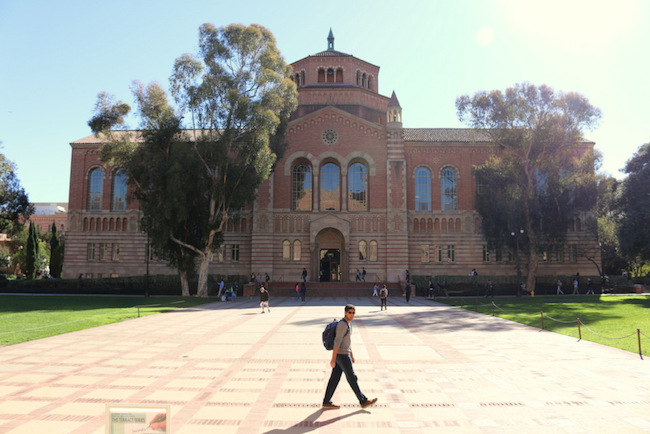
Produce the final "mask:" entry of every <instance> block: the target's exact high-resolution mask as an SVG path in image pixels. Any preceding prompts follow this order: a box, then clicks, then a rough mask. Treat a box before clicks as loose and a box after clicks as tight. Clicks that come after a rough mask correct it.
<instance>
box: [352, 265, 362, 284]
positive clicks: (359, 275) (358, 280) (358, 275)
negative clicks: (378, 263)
mask: <svg viewBox="0 0 650 434" xmlns="http://www.w3.org/2000/svg"><path fill="white" fill-rule="evenodd" d="M354 281H355V282H361V271H359V269H358V268H357V277H356V279H355V280H354Z"/></svg>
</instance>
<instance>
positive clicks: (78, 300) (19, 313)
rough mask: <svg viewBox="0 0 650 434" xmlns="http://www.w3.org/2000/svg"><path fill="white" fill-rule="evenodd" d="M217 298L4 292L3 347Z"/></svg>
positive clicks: (0, 300) (0, 306)
mask: <svg viewBox="0 0 650 434" xmlns="http://www.w3.org/2000/svg"><path fill="white" fill-rule="evenodd" d="M213 301H214V300H213V299H204V298H187V297H149V298H145V297H102V296H84V297H81V296H56V295H55V296H41V295H35V296H25V295H3V296H0V346H2V345H13V344H17V343H20V342H26V341H31V340H34V339H41V338H45V337H48V336H55V335H60V334H63V333H68V332H72V331H76V330H83V329H87V328H91V327H97V326H100V325H105V324H111V323H114V322H119V321H123V320H126V319H131V318H137V317H138V315H140V316H145V315H153V314H155V313H161V312H167V311H170V310H173V309H177V308H181V307H191V306H196V305H199V304H205V303H211V302H213ZM137 306H147V307H140V308H138V307H137Z"/></svg>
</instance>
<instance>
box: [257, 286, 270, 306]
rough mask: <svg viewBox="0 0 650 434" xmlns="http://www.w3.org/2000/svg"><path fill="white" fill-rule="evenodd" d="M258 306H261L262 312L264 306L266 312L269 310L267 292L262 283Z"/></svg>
mask: <svg viewBox="0 0 650 434" xmlns="http://www.w3.org/2000/svg"><path fill="white" fill-rule="evenodd" d="M260 307H261V308H262V313H264V308H266V310H267V311H268V312H271V309H270V308H269V292H268V291H267V290H266V289H265V288H264V284H262V286H260Z"/></svg>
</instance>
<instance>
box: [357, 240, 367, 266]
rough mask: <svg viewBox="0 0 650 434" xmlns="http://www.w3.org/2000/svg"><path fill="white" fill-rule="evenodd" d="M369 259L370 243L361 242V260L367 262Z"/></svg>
mask: <svg viewBox="0 0 650 434" xmlns="http://www.w3.org/2000/svg"><path fill="white" fill-rule="evenodd" d="M367 259H368V243H366V242H365V241H364V240H361V241H359V260H360V261H365V260H367Z"/></svg>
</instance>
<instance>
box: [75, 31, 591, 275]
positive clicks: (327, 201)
mask: <svg viewBox="0 0 650 434" xmlns="http://www.w3.org/2000/svg"><path fill="white" fill-rule="evenodd" d="M291 66H292V67H293V80H294V81H295V83H296V85H297V87H298V92H299V96H298V99H299V106H298V108H297V110H296V111H295V113H294V114H293V117H292V119H291V122H290V124H289V127H288V129H287V137H286V138H287V141H288V143H289V146H288V148H287V150H286V152H285V154H284V158H283V159H282V160H280V161H278V163H277V166H276V169H275V172H274V173H273V174H272V176H271V177H270V178H269V179H268V180H267V181H265V182H264V183H263V184H262V185H261V186H260V187H259V189H258V195H257V199H256V201H255V203H254V205H253V206H251V207H249V208H247V209H245V210H243V211H242V212H240V218H239V219H238V220H237V221H238V223H236V222H235V220H231V221H229V222H228V225H227V230H226V232H225V242H224V244H223V246H222V247H221V249H219V250H218V251H217V252H215V255H214V260H213V266H212V268H211V272H214V273H228V274H241V275H246V276H248V275H250V274H251V273H254V274H262V275H263V274H264V273H269V274H270V275H272V276H273V277H274V279H278V280H279V279H283V280H285V281H298V280H299V276H300V274H301V271H302V269H303V267H304V268H306V269H307V270H308V279H310V280H317V279H320V280H326V281H354V279H355V274H356V270H357V269H363V268H364V267H365V269H366V271H367V273H368V277H367V280H368V281H375V280H382V281H391V282H395V281H398V280H403V279H404V278H405V270H407V269H408V270H410V274H411V275H412V276H413V275H440V274H444V275H467V274H468V273H469V272H470V270H472V269H476V271H477V272H478V273H479V274H480V275H515V273H516V271H515V266H514V265H515V258H514V254H513V252H500V251H496V252H495V251H489V250H488V248H487V246H486V243H485V241H484V239H483V237H482V235H481V231H480V218H479V216H478V213H477V212H476V210H475V207H474V197H475V193H476V190H477V188H478V187H477V183H476V179H475V178H474V176H473V174H472V168H473V167H474V166H475V165H478V164H481V163H483V162H484V161H486V159H487V158H488V156H489V155H490V153H491V152H493V149H494V147H493V144H492V143H491V142H490V140H489V139H488V137H487V136H486V135H484V134H481V133H479V132H476V131H475V130H473V129H452V128H404V127H403V126H402V122H403V118H402V107H401V106H400V103H399V101H398V99H397V95H396V93H395V92H393V93H392V95H391V97H388V96H384V95H380V94H379V93H378V82H379V67H378V66H375V65H373V64H371V63H368V62H366V61H364V60H361V59H358V58H356V57H354V56H353V55H350V54H345V53H342V52H340V51H336V50H335V49H334V37H333V36H332V34H331V32H330V35H329V38H328V48H327V50H326V51H322V52H319V53H316V54H314V55H310V56H307V57H305V58H303V59H301V60H298V61H296V62H294V63H293V64H292V65H291ZM432 85H435V83H434V84H432ZM431 103H432V104H434V103H435V102H433V101H432V102H431ZM100 145H101V143H100V142H99V140H98V139H97V138H96V137H95V136H88V137H85V138H82V139H79V140H76V141H74V142H72V143H71V146H72V162H71V163H72V164H71V167H72V169H71V177H70V199H69V204H70V209H69V219H68V228H67V233H66V244H65V265H64V277H69V278H72V277H76V276H78V275H79V274H81V273H83V274H84V275H86V276H88V277H102V276H129V275H142V274H144V273H145V267H147V266H148V267H149V268H150V273H151V274H158V273H175V270H173V269H170V268H168V267H167V266H166V265H165V264H164V263H163V262H160V261H156V260H154V259H153V258H151V257H149V258H148V257H147V254H146V253H145V252H146V250H147V238H146V235H145V234H143V233H142V232H141V228H140V224H139V222H140V212H139V210H138V204H137V203H134V202H130V203H127V200H126V198H127V187H126V178H125V176H124V173H123V172H122V171H120V169H119V168H118V167H110V166H106V165H104V164H102V163H101V162H100V160H99V147H100ZM593 146H594V144H593V143H592V142H585V143H583V151H584V152H587V151H589V150H591V149H593ZM178 188H183V187H182V185H179V186H178ZM580 221H581V216H576V217H575V222H576V224H574V226H573V232H571V233H569V236H568V240H567V244H566V246H564V248H559V249H557V250H556V251H554V252H548V254H547V255H546V256H545V257H544V261H543V262H542V263H541V264H540V267H539V270H538V272H539V274H540V275H544V274H547V275H558V274H564V275H574V274H575V273H576V272H580V273H582V274H585V275H586V274H590V273H592V272H593V270H594V268H593V265H592V264H591V263H590V262H588V261H587V260H586V259H585V258H583V257H580V256H579V255H578V253H577V252H578V249H577V244H578V243H579V242H583V241H581V240H584V237H585V235H584V234H581V233H580V232H581V231H582V228H581V225H580ZM589 242H591V243H595V240H593V239H590V241H589Z"/></svg>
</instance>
